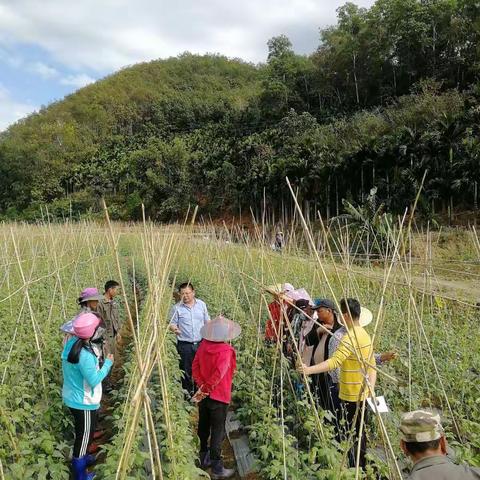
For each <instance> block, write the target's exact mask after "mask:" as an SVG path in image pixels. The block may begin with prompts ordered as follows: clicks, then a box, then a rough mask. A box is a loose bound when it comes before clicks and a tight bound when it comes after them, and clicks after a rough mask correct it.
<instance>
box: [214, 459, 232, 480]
mask: <svg viewBox="0 0 480 480" xmlns="http://www.w3.org/2000/svg"><path fill="white" fill-rule="evenodd" d="M234 473H235V470H234V469H233V468H225V467H224V466H223V460H222V459H220V460H212V473H211V474H210V478H211V479H212V480H221V479H222V478H230V477H232V476H233V475H234Z"/></svg>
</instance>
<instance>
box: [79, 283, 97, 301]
mask: <svg viewBox="0 0 480 480" xmlns="http://www.w3.org/2000/svg"><path fill="white" fill-rule="evenodd" d="M102 298H103V297H102V296H101V295H100V294H99V293H98V290H97V289H96V288H95V287H88V288H85V290H83V291H82V293H81V294H80V296H79V297H78V303H83V302H87V301H88V300H98V301H100V300H102Z"/></svg>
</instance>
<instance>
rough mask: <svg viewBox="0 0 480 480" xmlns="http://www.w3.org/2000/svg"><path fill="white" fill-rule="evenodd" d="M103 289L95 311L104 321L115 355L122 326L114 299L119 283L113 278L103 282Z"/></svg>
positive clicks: (118, 290)
mask: <svg viewBox="0 0 480 480" xmlns="http://www.w3.org/2000/svg"><path fill="white" fill-rule="evenodd" d="M104 291H105V293H104V294H103V297H102V298H101V300H100V302H99V303H98V307H97V311H98V313H99V314H100V316H101V317H102V320H103V321H104V322H105V328H106V330H107V335H106V336H107V340H108V342H109V346H110V351H111V352H112V353H113V354H114V355H115V353H116V345H117V342H119V341H120V340H121V337H120V329H121V328H122V323H121V321H120V309H119V307H118V302H116V301H115V297H116V296H117V295H118V294H119V293H120V284H119V283H118V282H116V281H115V280H109V281H108V282H106V283H105V289H104Z"/></svg>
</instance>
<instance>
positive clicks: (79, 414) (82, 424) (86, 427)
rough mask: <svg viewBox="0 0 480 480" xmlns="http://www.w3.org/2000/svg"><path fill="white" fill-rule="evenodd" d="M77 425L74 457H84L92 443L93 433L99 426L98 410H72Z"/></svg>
mask: <svg viewBox="0 0 480 480" xmlns="http://www.w3.org/2000/svg"><path fill="white" fill-rule="evenodd" d="M70 411H71V412H72V415H73V420H74V423H75V443H74V444H73V456H74V457H75V458H81V457H84V456H85V455H86V454H87V451H88V447H89V446H90V443H91V442H92V437H93V432H94V431H95V426H96V424H97V410H77V409H76V408H71V409H70Z"/></svg>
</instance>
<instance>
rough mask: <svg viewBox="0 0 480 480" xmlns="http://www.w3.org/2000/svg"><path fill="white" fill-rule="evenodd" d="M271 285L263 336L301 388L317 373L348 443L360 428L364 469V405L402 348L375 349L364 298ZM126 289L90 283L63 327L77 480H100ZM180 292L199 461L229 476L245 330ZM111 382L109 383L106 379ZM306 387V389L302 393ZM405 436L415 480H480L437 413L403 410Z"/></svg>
mask: <svg viewBox="0 0 480 480" xmlns="http://www.w3.org/2000/svg"><path fill="white" fill-rule="evenodd" d="M267 291H269V292H270V293H271V294H272V295H274V300H273V301H272V302H271V303H270V304H269V305H268V310H269V318H268V320H267V322H266V329H265V341H266V342H267V344H270V345H276V346H277V347H280V348H281V352H282V354H283V355H285V356H286V357H287V358H288V359H290V361H291V365H292V370H293V369H296V370H297V371H298V373H299V374H300V378H301V379H303V385H302V382H301V381H300V382H298V383H297V387H302V386H305V385H304V384H305V383H306V380H307V378H311V381H310V382H309V383H310V385H311V388H312V392H313V395H314V398H315V400H316V402H317V406H318V408H321V409H322V410H328V411H330V412H331V414H332V415H331V418H333V419H334V423H335V426H336V430H337V439H338V440H339V441H341V440H344V439H346V438H348V437H349V436H350V432H353V438H354V445H353V447H352V448H351V449H350V451H349V456H348V458H349V464H350V466H355V465H356V464H357V460H358V462H359V465H360V467H361V468H363V467H365V464H366V459H365V454H366V436H365V428H362V426H361V423H362V418H363V422H367V421H368V409H367V408H365V405H364V403H365V400H366V398H367V397H368V396H373V395H374V389H375V384H376V373H377V367H378V365H380V364H382V363H384V362H387V361H390V360H393V359H394V358H395V357H396V354H395V353H394V352H385V353H381V354H375V353H374V352H373V346H372V341H371V338H370V335H369V334H368V332H367V331H366V330H365V327H366V326H367V325H368V324H369V323H370V322H371V321H372V318H373V315H372V313H371V312H370V311H369V310H368V309H366V308H364V307H362V306H361V305H360V302H359V301H358V300H357V299H354V298H345V299H342V300H341V301H340V302H339V303H338V304H337V303H336V302H333V301H331V300H329V299H317V300H315V301H314V302H313V301H311V300H310V298H309V296H308V294H306V292H305V290H303V289H300V290H295V289H294V288H293V286H292V285H290V284H284V285H282V286H280V288H273V289H272V288H268V289H267ZM118 293H119V284H118V283H117V282H115V281H108V282H107V283H106V284H105V289H104V294H103V295H100V294H99V292H98V290H97V289H96V288H86V289H85V290H83V291H82V293H81V294H80V297H79V299H78V303H79V307H80V309H79V312H78V313H77V315H76V316H75V317H74V318H73V319H72V320H71V321H69V322H67V323H65V324H64V325H63V326H62V331H63V332H64V348H63V351H62V368H63V376H64V384H63V390H62V396H63V401H64V403H65V405H66V406H67V407H68V408H69V409H70V411H71V414H72V416H73V419H74V426H75V441H74V448H73V457H72V469H73V472H74V478H75V480H91V479H92V478H93V473H88V471H87V468H88V467H89V466H90V465H92V464H93V463H94V462H95V460H96V458H95V455H94V454H93V453H92V449H91V444H92V439H93V438H94V436H95V435H96V434H95V430H96V424H97V417H98V415H97V412H98V410H99V408H100V401H101V398H102V382H103V383H104V385H105V383H106V380H107V378H108V375H109V373H110V371H111V369H112V365H113V362H114V358H115V351H116V345H117V342H118V340H119V338H120V330H121V326H122V322H121V321H120V315H119V307H118V304H117V302H116V301H115V297H116V296H117V295H118ZM176 294H177V300H178V301H177V303H175V305H174V306H173V307H172V308H171V310H170V312H169V317H168V324H169V329H170V330H171V332H172V333H174V334H175V335H176V340H177V341H176V345H177V352H178V356H179V362H180V369H181V370H182V372H183V376H182V387H183V390H184V393H185V397H186V398H187V399H188V400H190V401H192V402H194V403H196V404H198V408H199V421H198V430H197V433H198V437H199V440H200V449H199V463H200V466H201V467H202V468H204V469H207V468H211V473H210V478H212V479H213V480H218V479H225V478H230V477H232V476H233V475H234V473H235V471H234V469H230V468H226V467H225V466H224V464H223V460H222V443H223V441H224V439H225V435H226V432H225V422H226V417H227V411H228V407H229V404H230V401H231V394H232V382H233V377H234V374H235V369H236V352H235V349H234V348H233V347H232V345H231V341H232V340H234V339H235V338H237V337H238V336H239V335H240V334H241V328H240V326H239V325H238V324H237V323H236V322H234V321H232V320H229V319H227V318H225V317H224V316H222V315H219V316H217V317H215V318H214V319H210V316H209V313H208V309H207V306H206V304H205V302H203V301H202V300H200V299H198V298H197V297H196V295H195V289H194V287H193V285H192V284H191V283H190V282H185V283H182V284H181V285H180V286H179V288H178V290H177V291H176ZM305 294H306V295H305ZM302 297H303V298H302ZM337 307H339V308H337ZM107 387H109V388H110V387H111V386H110V385H108V383H107ZM303 391H304V389H303V388H298V389H297V394H302V392H303ZM362 409H363V410H362ZM362 411H363V413H362V414H360V412H362ZM98 434H101V433H99V432H97V435H98ZM400 436H401V448H402V450H403V451H404V452H405V454H406V455H407V456H409V457H410V458H411V459H412V460H413V462H414V467H413V470H412V472H411V476H410V477H409V478H410V479H411V480H433V479H434V480H447V479H448V480H457V479H465V480H471V479H473V480H475V479H476V480H480V469H475V468H470V467H467V466H459V465H456V464H454V463H453V462H451V461H450V459H449V458H448V457H447V443H446V439H445V433H444V431H443V428H442V425H441V422H440V417H439V415H438V414H436V413H434V412H431V411H424V410H419V411H414V412H409V413H407V414H404V415H403V416H402V419H401V424H400ZM357 453H358V454H359V455H358V459H357Z"/></svg>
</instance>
